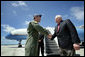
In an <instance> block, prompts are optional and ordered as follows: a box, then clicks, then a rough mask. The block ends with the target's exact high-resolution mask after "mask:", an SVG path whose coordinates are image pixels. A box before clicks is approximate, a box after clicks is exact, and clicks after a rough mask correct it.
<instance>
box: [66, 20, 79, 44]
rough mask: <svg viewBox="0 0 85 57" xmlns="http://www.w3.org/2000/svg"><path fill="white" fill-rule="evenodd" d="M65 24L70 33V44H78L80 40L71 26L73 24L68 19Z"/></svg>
mask: <svg viewBox="0 0 85 57" xmlns="http://www.w3.org/2000/svg"><path fill="white" fill-rule="evenodd" d="M66 23H67V27H68V29H69V32H70V35H71V38H72V42H73V43H80V39H79V37H78V34H77V31H76V28H75V26H74V25H73V23H72V22H71V21H70V20H69V19H67V20H66Z"/></svg>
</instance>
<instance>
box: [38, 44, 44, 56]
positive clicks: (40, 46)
mask: <svg viewBox="0 0 85 57" xmlns="http://www.w3.org/2000/svg"><path fill="white" fill-rule="evenodd" d="M40 48H41V54H42V56H44V44H41V43H39V45H38V56H39V54H40Z"/></svg>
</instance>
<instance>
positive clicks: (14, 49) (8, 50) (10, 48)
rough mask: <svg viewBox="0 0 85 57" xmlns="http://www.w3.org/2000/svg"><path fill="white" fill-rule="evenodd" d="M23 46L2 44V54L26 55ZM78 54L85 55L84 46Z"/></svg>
mask: <svg viewBox="0 0 85 57" xmlns="http://www.w3.org/2000/svg"><path fill="white" fill-rule="evenodd" d="M22 46H23V47H22V48H18V45H1V56H25V49H24V45H22ZM76 54H77V55H80V56H84V48H81V49H80V50H78V51H76ZM40 56H41V54H40Z"/></svg>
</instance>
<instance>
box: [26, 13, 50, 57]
mask: <svg viewBox="0 0 85 57" xmlns="http://www.w3.org/2000/svg"><path fill="white" fill-rule="evenodd" d="M41 16H42V15H34V21H32V22H30V23H29V25H28V28H27V33H28V38H27V41H26V44H25V56H38V38H39V33H42V34H43V35H45V36H47V37H48V38H51V36H52V35H51V34H50V33H49V32H48V31H47V30H46V29H44V28H43V27H41V26H40V25H39V24H38V23H39V22H40V20H41Z"/></svg>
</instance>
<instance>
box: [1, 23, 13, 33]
mask: <svg viewBox="0 0 85 57" xmlns="http://www.w3.org/2000/svg"><path fill="white" fill-rule="evenodd" d="M1 26H2V27H3V28H4V29H3V31H5V32H11V31H13V30H15V28H14V27H11V26H9V25H7V24H1Z"/></svg>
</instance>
